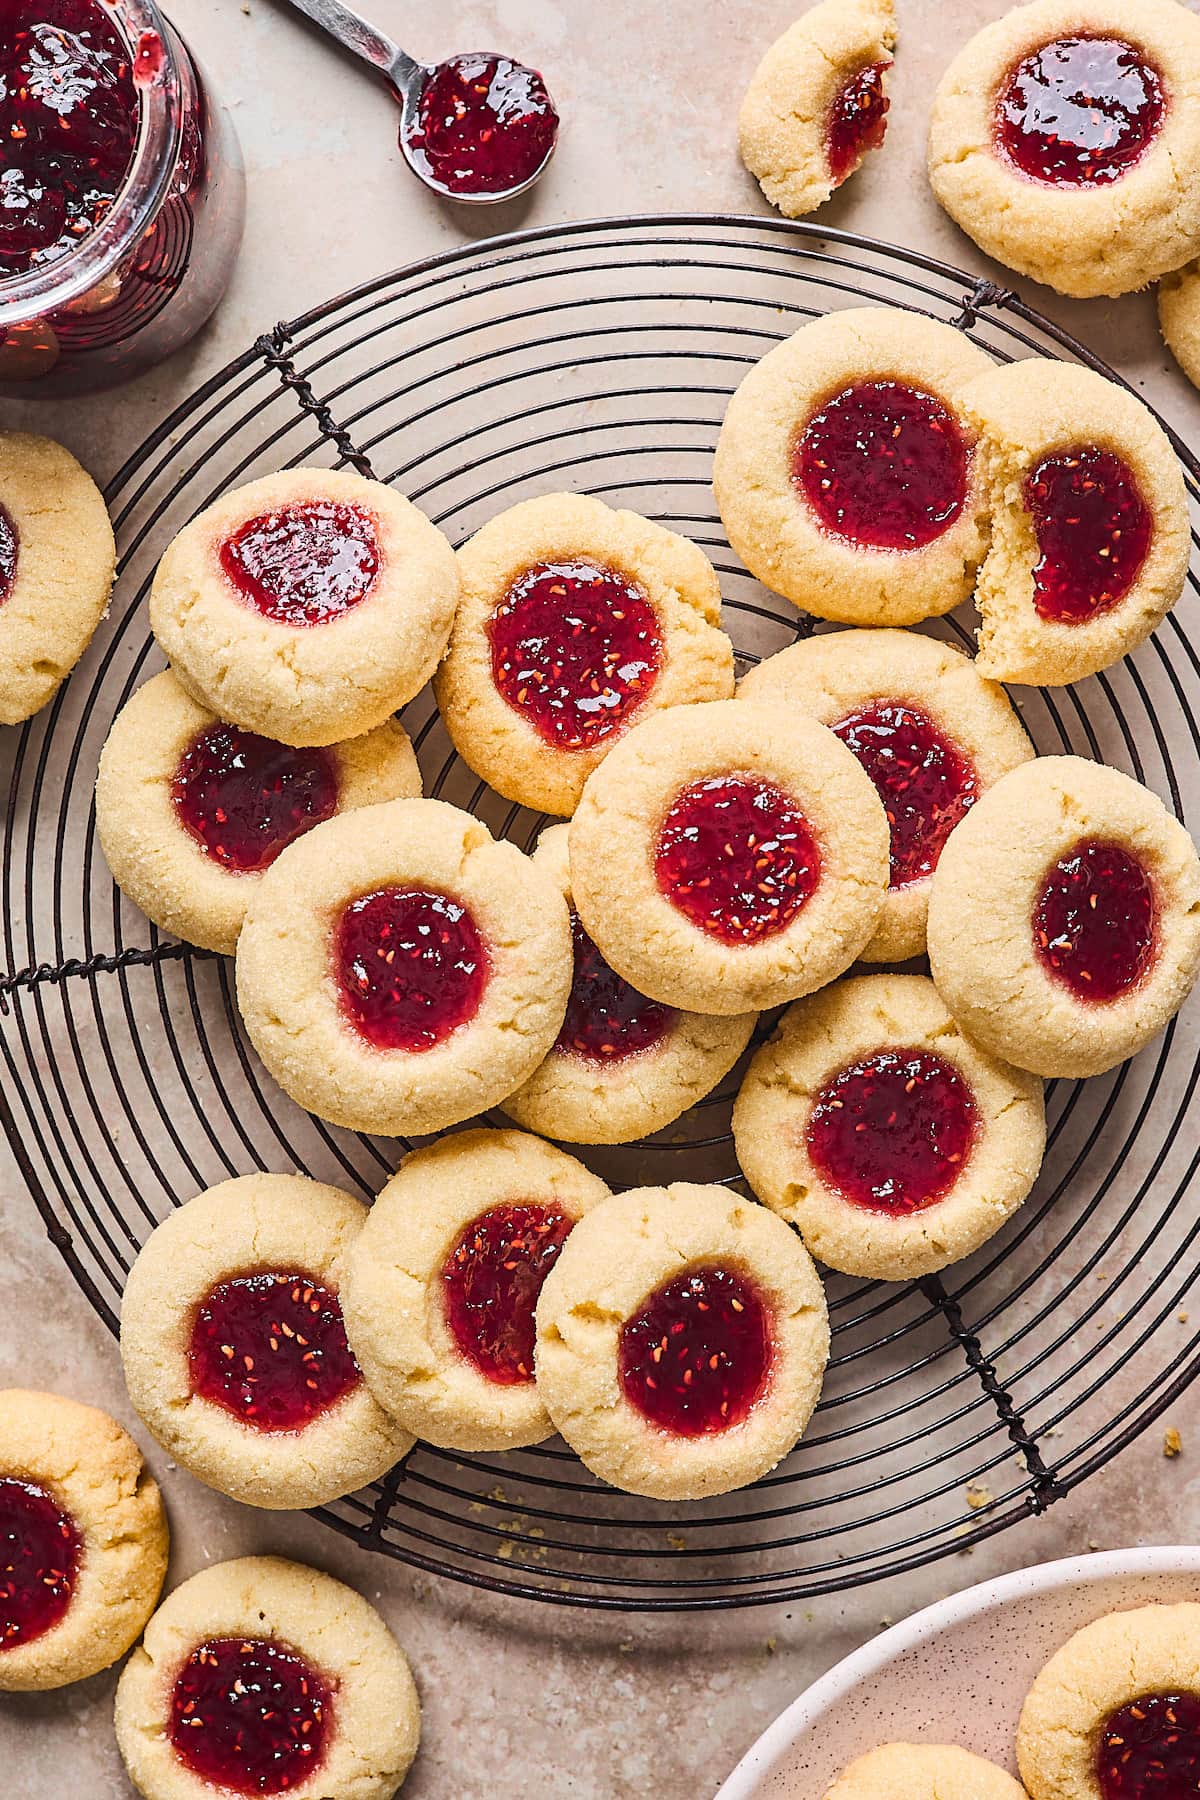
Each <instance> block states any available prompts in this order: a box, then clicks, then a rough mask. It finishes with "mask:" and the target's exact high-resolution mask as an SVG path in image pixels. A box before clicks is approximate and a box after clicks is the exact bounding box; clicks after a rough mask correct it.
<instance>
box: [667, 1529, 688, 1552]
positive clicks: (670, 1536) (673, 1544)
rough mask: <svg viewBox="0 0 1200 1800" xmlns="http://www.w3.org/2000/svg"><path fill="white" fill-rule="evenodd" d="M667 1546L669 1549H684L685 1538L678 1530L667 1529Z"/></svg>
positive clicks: (685, 1544) (685, 1545) (685, 1546)
mask: <svg viewBox="0 0 1200 1800" xmlns="http://www.w3.org/2000/svg"><path fill="white" fill-rule="evenodd" d="M667 1548H668V1549H669V1550H686V1549H687V1539H686V1538H685V1537H684V1536H683V1534H682V1532H679V1531H668V1533H667Z"/></svg>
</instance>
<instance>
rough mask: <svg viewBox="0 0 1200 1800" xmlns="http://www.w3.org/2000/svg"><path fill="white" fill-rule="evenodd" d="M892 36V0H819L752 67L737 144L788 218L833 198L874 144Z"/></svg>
mask: <svg viewBox="0 0 1200 1800" xmlns="http://www.w3.org/2000/svg"><path fill="white" fill-rule="evenodd" d="M895 45H896V12H895V7H894V5H893V0H821V3H820V4H819V5H817V6H814V7H812V8H811V9H810V10H809V11H808V12H806V13H805V14H804V16H803V18H800V19H797V20H796V23H795V24H794V25H792V26H790V27H789V29H788V30H787V31H785V32H784V34H783V36H782V37H780V38H777V39H776V40H775V42H774V43H773V44H772V45H771V48H770V49H769V50H768V51H767V53H766V55H765V56H764V57H763V59H762V61H761V62H760V63H759V65H758V68H757V69H756V70H755V71H754V75H753V77H752V78H751V81H750V86H749V87H748V88H747V89H746V96H745V98H744V100H743V101H742V106H741V111H740V112H739V114H738V145H739V148H740V150H741V153H742V161H743V162H744V163H745V165H746V167H747V168H748V169H749V171H750V173H751V174H752V175H755V176H757V177H758V183H759V186H760V187H761V188H762V191H763V193H764V194H765V195H766V197H767V199H768V200H769V201H770V202H771V204H772V206H777V207H778V208H779V210H780V212H781V213H783V214H784V215H785V216H786V217H787V218H789V219H798V218H800V217H801V215H802V214H804V213H810V212H812V211H813V210H814V209H815V208H816V207H818V206H820V205H821V204H822V202H824V201H826V200H828V198H829V196H830V195H831V194H832V193H833V191H834V189H835V188H836V187H840V186H841V184H842V182H843V181H845V180H846V179H847V178H848V177H849V176H850V175H852V174H853V173H854V171H855V170H856V169H857V168H858V167H859V166H860V165H861V163H862V160H863V157H864V156H865V155H866V154H867V152H868V151H870V150H872V149H875V148H877V147H878V145H879V143H880V141H881V140H882V136H883V130H884V126H885V124H886V117H887V98H886V96H887V85H888V84H887V73H886V71H887V69H889V68H890V67H891V61H892V51H893V50H894V48H895ZM872 75H873V76H874V80H870V81H869V82H868V83H867V85H866V87H865V88H864V87H863V86H861V85H860V83H861V80H862V78H863V77H864V76H867V77H870V76H872Z"/></svg>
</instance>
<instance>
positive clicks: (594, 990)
mask: <svg viewBox="0 0 1200 1800" xmlns="http://www.w3.org/2000/svg"><path fill="white" fill-rule="evenodd" d="M571 935H572V939H573V942H574V947H575V973H574V977H573V979H572V982H571V997H570V999H569V1000H568V1001H567V1012H566V1017H565V1018H564V1019H563V1022H562V1030H561V1031H560V1032H559V1034H558V1037H557V1039H556V1040H555V1044H554V1048H555V1050H556V1051H558V1053H559V1054H560V1055H564V1056H582V1057H583V1058H584V1059H585V1061H587V1062H592V1063H615V1062H622V1061H624V1059H625V1057H627V1056H638V1055H640V1053H641V1052H642V1051H643V1050H652V1049H653V1048H654V1046H655V1045H656V1044H661V1043H662V1041H663V1039H664V1038H665V1037H666V1035H667V1033H668V1032H669V1031H670V1029H671V1027H672V1026H673V1025H674V1023H675V1019H676V1017H677V1015H676V1012H675V1009H674V1007H671V1006H662V1005H660V1003H659V1002H658V1001H657V1000H648V999H647V998H646V996H645V994H639V993H638V991H637V989H636V988H635V987H631V986H630V984H629V983H628V982H627V981H626V980H625V979H624V978H623V977H622V976H620V975H618V974H617V971H616V970H615V969H614V968H611V967H610V966H609V964H608V963H607V962H605V960H604V958H603V957H602V956H601V954H600V952H599V950H597V948H596V946H595V944H593V942H592V940H591V938H590V937H589V936H588V934H587V932H586V931H585V930H584V928H583V923H582V921H581V919H580V917H579V914H578V913H574V912H573V913H572V914H571Z"/></svg>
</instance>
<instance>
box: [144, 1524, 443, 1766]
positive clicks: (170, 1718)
mask: <svg viewBox="0 0 1200 1800" xmlns="http://www.w3.org/2000/svg"><path fill="white" fill-rule="evenodd" d="M206 1647H213V1648H206ZM200 1650H205V1654H206V1656H207V1657H210V1658H213V1657H215V1658H216V1661H215V1663H214V1664H213V1666H212V1667H211V1669H206V1668H205V1667H204V1666H203V1665H201V1664H199V1659H198V1657H197V1655H196V1653H197V1652H198V1651H200ZM264 1652H265V1653H266V1655H267V1656H269V1657H271V1658H272V1659H273V1661H272V1662H271V1663H268V1665H267V1669H266V1676H267V1679H268V1680H269V1679H270V1676H271V1674H272V1673H273V1672H274V1669H275V1668H277V1667H278V1661H279V1659H280V1657H281V1656H282V1657H285V1658H287V1659H288V1667H287V1669H286V1676H287V1678H288V1679H289V1687H288V1689H287V1690H286V1692H287V1695H288V1698H290V1699H292V1700H293V1701H294V1710H293V1719H294V1721H295V1723H296V1726H297V1730H296V1732H295V1734H294V1737H295V1738H296V1739H299V1740H300V1741H301V1743H302V1744H303V1745H304V1746H306V1747H310V1746H311V1745H312V1744H313V1743H316V1746H317V1748H316V1751H315V1752H313V1751H312V1750H311V1748H309V1755H310V1757H311V1761H310V1762H309V1763H308V1765H307V1768H306V1767H305V1765H304V1763H303V1762H302V1761H299V1758H298V1757H295V1756H290V1755H289V1756H288V1757H287V1763H286V1766H287V1768H288V1770H289V1773H292V1772H293V1771H294V1779H293V1780H292V1782H291V1784H290V1785H289V1786H288V1788H287V1794H288V1800H391V1797H392V1795H393V1794H395V1793H397V1792H398V1790H399V1789H400V1787H401V1785H402V1784H403V1781H404V1777H405V1776H406V1775H407V1774H408V1771H409V1768H410V1766H411V1764H412V1760H413V1758H414V1756H415V1755H416V1753H417V1743H418V1740H419V1738H420V1734H421V1707H420V1701H419V1700H418V1698H417V1690H416V1685H415V1683H414V1682H413V1678H412V1674H411V1672H410V1670H409V1666H408V1662H407V1659H406V1658H405V1656H404V1652H403V1651H402V1650H401V1648H400V1646H399V1644H398V1643H397V1642H396V1640H395V1638H394V1637H393V1636H392V1634H391V1632H390V1631H389V1630H388V1627H387V1626H386V1625H385V1623H384V1621H383V1620H382V1618H381V1617H380V1616H379V1614H378V1613H377V1612H376V1610H375V1608H374V1607H373V1606H371V1605H369V1604H368V1602H367V1601H366V1600H364V1599H363V1597H362V1595H361V1594H357V1593H355V1591H354V1589H353V1588H349V1587H345V1586H343V1584H342V1583H341V1582H340V1581H334V1580H333V1578H332V1577H331V1576H329V1575H324V1574H322V1573H321V1571H320V1570H318V1569H310V1568H308V1567H306V1566H305V1565H304V1564H302V1563H294V1562H285V1561H284V1560H283V1559H282V1558H281V1557H275V1556H243V1557H239V1558H238V1559H237V1560H236V1561H233V1562H224V1563H217V1564H215V1565H214V1566H213V1567H211V1568H207V1569H202V1570H201V1571H200V1573H199V1574H198V1575H193V1576H192V1577H191V1579H190V1581H185V1582H184V1583H183V1584H182V1586H180V1587H177V1588H176V1589H175V1591H174V1592H173V1593H172V1594H170V1595H168V1597H167V1599H166V1600H164V1601H163V1603H162V1605H161V1606H160V1607H159V1609H158V1611H157V1612H156V1613H155V1615H154V1617H153V1618H152V1619H151V1621H150V1623H149V1625H147V1627H146V1635H145V1637H144V1638H143V1640H142V1643H141V1646H140V1647H139V1648H138V1649H137V1650H135V1651H134V1653H133V1655H132V1656H131V1657H130V1659H129V1662H128V1664H127V1665H126V1667H125V1670H124V1673H123V1674H122V1676H121V1680H120V1682H119V1684H118V1686H117V1704H116V1721H115V1722H116V1731H117V1744H118V1747H119V1748H120V1751H121V1755H122V1757H123V1758H124V1760H125V1767H126V1769H127V1770H128V1771H129V1777H130V1780H131V1781H132V1782H133V1784H134V1786H135V1787H136V1788H137V1790H138V1792H139V1794H141V1795H142V1796H143V1797H144V1800H212V1796H213V1795H214V1794H215V1793H218V1792H220V1793H224V1792H227V1791H228V1789H227V1788H226V1787H225V1786H224V1785H222V1786H220V1787H218V1786H217V1785H215V1784H214V1783H212V1782H210V1781H209V1780H207V1779H206V1778H204V1777H203V1776H201V1775H200V1774H198V1773H197V1772H196V1769H195V1766H194V1764H195V1761H196V1760H197V1759H200V1760H203V1758H204V1756H205V1754H206V1753H207V1754H208V1755H209V1756H211V1755H212V1753H213V1750H214V1748H219V1747H220V1746H219V1745H215V1744H214V1739H216V1737H217V1731H216V1728H215V1725H214V1723H213V1722H212V1720H211V1711H210V1708H209V1707H208V1706H207V1705H206V1707H204V1708H201V1707H200V1706H198V1705H193V1708H192V1711H191V1712H190V1713H189V1712H188V1711H186V1710H185V1709H186V1707H187V1703H188V1695H189V1694H190V1693H191V1692H192V1691H193V1689H194V1687H195V1686H199V1687H200V1688H201V1691H202V1692H203V1693H204V1694H205V1695H206V1697H207V1696H209V1695H211V1694H212V1691H213V1688H214V1687H215V1686H217V1685H218V1682H220V1680H221V1677H224V1676H226V1675H228V1677H229V1680H228V1684H227V1685H226V1684H224V1683H221V1686H220V1693H219V1696H218V1697H219V1698H220V1699H222V1700H223V1704H222V1707H221V1719H222V1720H224V1721H226V1722H227V1723H228V1726H229V1732H228V1735H229V1738H232V1737H233V1724H234V1721H235V1720H237V1721H243V1720H245V1721H246V1722H245V1723H244V1724H243V1726H242V1736H243V1741H244V1740H245V1739H250V1740H251V1742H252V1743H253V1742H255V1741H256V1729H255V1728H256V1727H257V1726H259V1724H260V1719H261V1713H262V1710H263V1702H260V1701H259V1699H258V1697H257V1696H258V1694H259V1691H260V1685H259V1684H260V1683H261V1681H262V1676H261V1675H259V1676H258V1677H257V1680H256V1678H255V1673H256V1672H255V1665H254V1662H253V1661H252V1662H251V1665H250V1673H249V1675H248V1679H247V1681H246V1682H244V1683H242V1685H241V1686H240V1687H237V1688H235V1687H234V1682H235V1681H237V1679H238V1675H237V1671H238V1668H239V1666H244V1664H243V1663H242V1661H241V1659H242V1658H244V1657H246V1656H247V1655H248V1656H249V1657H251V1658H255V1657H261V1656H262V1655H263V1654H264ZM297 1664H299V1665H300V1666H299V1667H297ZM258 1667H259V1669H261V1668H262V1664H261V1663H260V1664H259V1665H258ZM302 1682H303V1686H301V1683H302ZM226 1693H228V1698H227V1699H224V1698H223V1697H224V1695H225V1694H226ZM235 1707H236V1709H237V1710H236V1712H235V1711H234V1708H235ZM197 1713H199V1714H200V1716H201V1717H202V1719H203V1721H204V1722H203V1723H201V1724H200V1725H199V1726H198V1727H196V1729H195V1731H192V1730H186V1731H185V1730H184V1729H183V1727H182V1724H180V1725H179V1727H178V1728H177V1729H176V1731H175V1733H174V1734H173V1729H172V1728H173V1725H174V1721H175V1720H176V1719H177V1718H178V1719H180V1720H182V1719H183V1718H188V1719H190V1718H192V1717H194V1716H195V1715H196V1714H197ZM247 1714H248V1715H249V1718H248V1720H247V1719H246V1715H247ZM272 1723H275V1724H277V1718H276V1719H275V1720H274V1721H272V1720H268V1722H267V1724H268V1729H270V1727H271V1725H272ZM306 1725H307V1727H308V1730H307V1731H306V1730H305V1726H306ZM173 1735H177V1736H178V1737H179V1739H180V1740H181V1742H182V1745H183V1747H184V1748H183V1750H181V1749H180V1748H177V1747H176V1744H175V1743H174V1742H173ZM275 1741H277V1740H275ZM287 1750H288V1752H290V1751H291V1744H289V1745H288V1746H287ZM225 1753H226V1757H227V1758H228V1759H229V1760H227V1761H226V1762H225V1763H223V1765H222V1766H223V1769H224V1770H228V1771H230V1772H232V1764H233V1762H234V1753H233V1751H232V1750H231V1749H229V1748H228V1747H227V1748H226V1752H225ZM185 1754H186V1755H187V1757H188V1760H185ZM236 1760H237V1762H238V1763H239V1764H240V1765H241V1767H242V1768H244V1761H243V1760H242V1759H241V1758H238V1759H236ZM297 1763H299V1766H298V1767H296V1766H295V1765H296V1764H297ZM262 1766H263V1765H262V1763H260V1764H259V1765H258V1767H259V1768H261V1767H262ZM266 1766H268V1767H270V1769H271V1773H272V1776H273V1777H277V1776H278V1774H279V1772H280V1769H281V1764H280V1762H279V1761H278V1759H276V1758H272V1759H270V1760H269V1761H267V1762H266ZM308 1769H311V1771H312V1772H311V1773H309V1772H308ZM254 1774H255V1771H254V1770H252V1771H251V1774H250V1779H251V1780H253V1779H254ZM245 1780H246V1776H245V1774H243V1775H242V1785H241V1788H240V1791H245V1792H249V1791H253V1790H252V1789H249V1788H247V1787H246V1786H245Z"/></svg>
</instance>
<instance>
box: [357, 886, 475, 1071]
mask: <svg viewBox="0 0 1200 1800" xmlns="http://www.w3.org/2000/svg"><path fill="white" fill-rule="evenodd" d="M333 960H334V970H335V973H336V975H337V979H338V983H339V985H340V988H341V994H342V1005H343V1007H344V1009H345V1012H346V1015H347V1017H348V1018H349V1019H350V1022H351V1023H352V1024H353V1026H354V1027H355V1029H356V1030H357V1031H358V1032H359V1033H360V1035H361V1036H362V1037H364V1038H365V1039H366V1041H367V1042H368V1043H369V1044H373V1045H374V1046H375V1048H376V1049H377V1050H414V1051H417V1050H430V1049H432V1048H433V1046H434V1045H435V1044H440V1043H442V1042H443V1040H444V1039H445V1038H448V1037H449V1036H450V1033H451V1032H452V1031H457V1029H458V1027H459V1026H460V1025H465V1024H467V1022H468V1021H469V1020H471V1019H473V1018H474V1017H475V1014H476V1013H477V1012H478V1011H479V1003H480V1001H481V1000H482V999H483V990H484V988H485V987H486V986H487V977H488V958H487V951H486V950H485V948H484V944H483V939H482V938H481V937H480V935H479V932H478V930H477V929H476V926H475V921H474V920H473V919H472V917H471V915H470V913H469V912H468V911H467V909H466V907H465V906H460V904H459V903H458V901H457V900H452V899H451V898H450V896H449V894H437V893H430V892H427V891H426V890H424V889H417V888H394V887H389V888H380V889H379V890H378V891H377V892H376V893H374V894H364V895H363V896H362V898H361V899H359V900H354V901H352V902H351V904H350V905H349V906H348V907H347V908H346V909H345V911H344V912H343V914H342V916H341V919H340V920H339V922H338V926H337V929H336V931H335V932H334V943H333Z"/></svg>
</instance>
